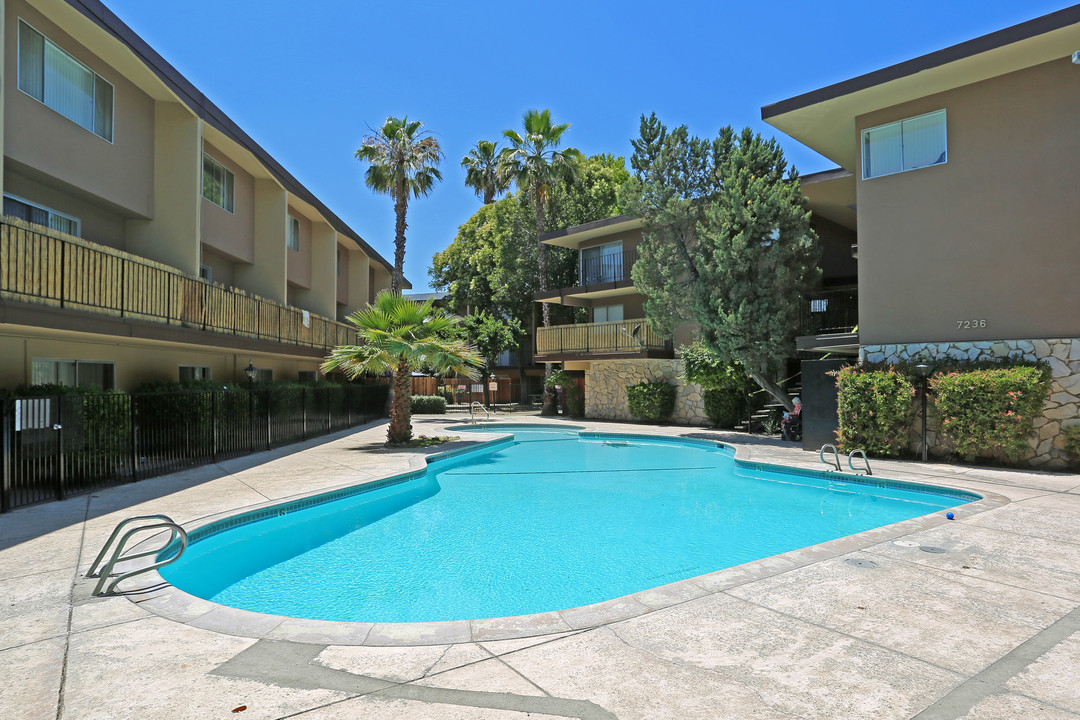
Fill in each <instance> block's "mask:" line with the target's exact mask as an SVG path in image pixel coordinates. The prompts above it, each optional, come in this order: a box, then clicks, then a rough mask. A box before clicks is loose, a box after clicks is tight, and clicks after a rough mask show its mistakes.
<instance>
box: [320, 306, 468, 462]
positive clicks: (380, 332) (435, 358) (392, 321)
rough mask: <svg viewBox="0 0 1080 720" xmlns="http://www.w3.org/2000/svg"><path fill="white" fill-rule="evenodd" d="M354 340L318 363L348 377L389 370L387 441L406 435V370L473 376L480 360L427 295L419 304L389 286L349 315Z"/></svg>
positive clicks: (397, 440)
mask: <svg viewBox="0 0 1080 720" xmlns="http://www.w3.org/2000/svg"><path fill="white" fill-rule="evenodd" d="M346 320H348V321H349V322H351V323H352V324H353V325H355V326H356V329H357V338H358V340H359V343H360V344H357V345H340V346H338V347H336V348H334V349H333V350H332V351H331V352H330V355H329V356H328V357H327V358H326V360H325V362H323V364H322V369H323V371H324V372H330V371H331V370H341V371H343V372H344V373H345V374H346V375H347V376H348V377H349V378H357V377H359V376H361V375H363V374H364V373H377V374H382V373H384V372H386V371H387V370H391V371H392V372H393V374H394V383H393V398H394V399H393V403H392V404H391V407H390V427H389V429H388V430H387V432H386V441H387V443H388V444H391V445H398V444H401V443H406V442H408V441H409V440H410V439H411V438H412V407H411V403H412V372H413V371H414V370H420V369H422V368H423V369H425V370H429V371H434V372H436V373H438V374H446V373H449V372H451V371H453V372H455V373H458V374H463V375H467V376H470V377H475V375H476V371H475V369H474V368H477V367H479V366H481V365H482V364H483V360H482V359H481V358H480V356H479V355H478V354H477V353H476V351H475V350H474V349H473V348H472V347H470V346H469V345H467V344H466V343H465V341H464V340H460V339H456V338H453V337H452V333H451V329H452V328H453V327H454V325H456V324H457V323H458V322H459V318H457V317H453V316H447V315H443V314H442V313H441V312H437V311H435V310H434V308H433V306H432V303H431V301H430V300H428V301H427V302H423V303H419V302H416V301H414V300H409V299H407V298H405V297H403V296H402V295H401V294H399V293H396V292H393V291H389V292H388V291H386V290H384V291H382V292H380V293H379V295H378V296H377V297H376V298H375V304H374V305H370V306H368V307H366V308H364V309H362V310H357V311H356V312H354V313H353V314H352V315H349V316H348V317H347V318H346Z"/></svg>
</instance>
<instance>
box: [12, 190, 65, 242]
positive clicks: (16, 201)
mask: <svg viewBox="0 0 1080 720" xmlns="http://www.w3.org/2000/svg"><path fill="white" fill-rule="evenodd" d="M4 214H5V215H9V216H11V217H17V218H19V219H20V220H25V221H27V222H31V223H34V224H36V225H45V226H48V227H50V228H52V229H53V230H59V231H60V232H62V233H67V234H68V235H74V236H75V237H78V236H79V230H80V229H81V228H80V227H79V219H78V218H73V217H71V216H70V215H64V214H63V213H58V212H56V211H55V210H50V209H49V208H47V207H45V206H44V205H38V204H36V203H31V202H27V201H26V200H23V199H22V198H17V197H15V196H14V195H5V196H4Z"/></svg>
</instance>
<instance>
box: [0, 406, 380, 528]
mask: <svg viewBox="0 0 1080 720" xmlns="http://www.w3.org/2000/svg"><path fill="white" fill-rule="evenodd" d="M387 389H388V386H386V385H341V386H336V387H311V388H297V387H280V388H266V389H255V390H251V391H248V390H209V391H184V392H163V393H127V394H126V393H103V394H94V395H47V396H36V397H9V398H0V404H2V406H3V426H2V429H0V436H2V442H3V448H2V461H3V465H2V473H3V485H2V491H0V512H6V511H8V510H11V509H12V508H17V507H20V506H23V505H29V504H32V503H37V502H42V501H45V500H51V499H58V500H62V499H63V498H65V497H66V496H68V495H72V494H76V493H81V492H87V491H90V490H95V489H97V488H101V487H106V486H109V485H116V484H118V483H124V482H133V481H136V480H141V479H143V478H148V477H153V476H155V475H163V474H165V473H170V472H175V471H177V470H182V469H184V468H188V467H192V466H196V465H204V464H207V463H213V462H218V461H219V460H224V459H227V458H232V457H238V456H240V455H247V454H249V453H253V452H258V451H261V450H269V449H271V448H273V447H277V446H280V445H285V444H287V443H291V442H296V441H299V440H304V439H307V438H311V437H315V436H318V435H325V434H327V433H331V432H335V431H337V430H343V429H345V428H349V427H352V426H354V425H360V424H363V423H366V422H368V421H370V420H373V419H375V418H378V417H381V416H383V415H384V412H383V409H384V406H385V404H386V394H387Z"/></svg>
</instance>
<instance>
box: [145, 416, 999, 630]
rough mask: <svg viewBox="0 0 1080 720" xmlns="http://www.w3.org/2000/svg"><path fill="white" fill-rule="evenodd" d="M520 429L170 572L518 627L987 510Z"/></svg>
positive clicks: (213, 548) (240, 531) (327, 608)
mask: <svg viewBox="0 0 1080 720" xmlns="http://www.w3.org/2000/svg"><path fill="white" fill-rule="evenodd" d="M508 429H509V428H508ZM488 432H491V430H488ZM513 433H514V437H513V439H512V440H503V441H497V442H495V443H489V444H487V445H485V446H483V447H479V448H476V449H474V450H471V451H469V452H464V453H460V454H456V455H449V456H443V457H437V456H436V457H434V458H433V459H432V460H431V461H430V464H429V467H428V468H427V470H426V471H423V472H417V473H413V474H412V475H411V476H404V477H401V478H391V479H389V480H386V481H380V482H378V483H373V484H371V485H369V486H364V487H363V488H356V489H352V490H349V491H339V492H337V493H331V494H329V496H325V497H324V496H318V497H315V498H308V499H305V500H303V501H300V502H299V503H292V504H288V505H286V506H281V507H278V508H269V509H266V510H262V511H260V512H259V513H257V514H252V515H250V516H240V517H237V518H232V519H227V520H224V521H219V522H217V523H212V524H211V525H208V526H206V527H204V528H200V529H198V530H196V531H195V532H193V533H192V543H191V545H190V547H189V548H188V550H187V552H186V553H185V554H184V556H183V557H182V558H181V560H180V561H178V562H177V563H175V564H174V565H170V566H167V567H165V568H162V570H161V574H162V575H163V576H164V577H165V579H166V580H168V581H169V582H171V583H172V584H173V585H175V586H177V587H179V588H180V589H182V590H185V591H186V592H188V593H190V594H193V595H196V596H198V597H202V598H205V599H208V600H211V601H213V602H216V603H220V604H223V605H228V606H232V607H238V608H243V609H247V610H254V611H257V612H263V613H270V614H276V615H285V616H291V617H301V618H313V619H322V620H348V621H368V622H418V621H439V620H462V619H477V618H487V617H503V616H509V615H522V614H529V613H541V612H545V611H551V610H560V609H565V608H571V607H578V606H581V605H586V604H590V603H595V602H599V601H602V600H607V599H611V598H615V597H620V596H623V595H627V594H630V593H633V592H637V591H640V590H645V589H648V588H652V587H657V586H659V585H664V584H667V583H671V582H674V581H676V580H682V579H686V578H690V577H695V576H698V575H702V574H705V573H708V572H712V571H714V570H719V569H722V568H726V567H731V566H734V565H739V564H742V563H745V562H748V561H751V560H755V559H759V558H763V557H768V556H771V555H775V554H778V553H782V552H785V551H788V550H793V549H797V548H801V547H806V546H808V545H814V544H817V543H820V542H824V541H827V540H831V539H833V538H837V537H843V536H846V535H850V534H853V533H857V532H860V531H863V530H867V529H870V528H875V527H879V526H881V525H886V524H889V523H893V522H897V521H899V520H904V519H908V518H912V517H917V516H920V515H925V514H928V513H931V512H935V511H938V510H943V509H945V508H948V507H953V506H955V505H959V504H961V503H964V502H969V501H971V500H974V499H978V496H976V495H973V494H970V493H963V492H959V491H947V490H944V489H941V488H933V489H930V488H920V487H919V486H904V485H903V484H887V483H883V482H880V481H877V480H874V479H871V480H869V481H863V482H843V481H838V480H837V479H836V476H835V474H834V475H833V476H832V477H829V476H827V475H826V474H825V473H808V472H795V471H783V470H775V469H761V468H759V467H756V466H751V465H750V464H746V463H739V462H737V461H736V460H735V459H734V457H733V452H732V450H731V449H730V448H727V447H725V446H723V445H721V444H719V443H715V442H707V441H694V440H686V439H672V438H650V437H642V436H626V435H611V434H600V433H584V432H583V433H577V432H576V431H573V430H566V429H563V428H558V429H557V430H554V431H552V430H546V429H543V428H537V429H527V428H524V429H513ZM847 479H849V480H851V479H852V477H851V476H850V475H849V476H847ZM372 486H374V489H370V488H371V487H372ZM361 490H363V491H361ZM929 490H933V492H931V491H929Z"/></svg>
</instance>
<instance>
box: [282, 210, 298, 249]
mask: <svg viewBox="0 0 1080 720" xmlns="http://www.w3.org/2000/svg"><path fill="white" fill-rule="evenodd" d="M286 234H287V237H286V239H285V247H287V248H288V249H290V250H292V251H293V252H300V221H299V220H298V219H296V218H295V217H293V216H292V215H289V221H288V229H287V230H286Z"/></svg>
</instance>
